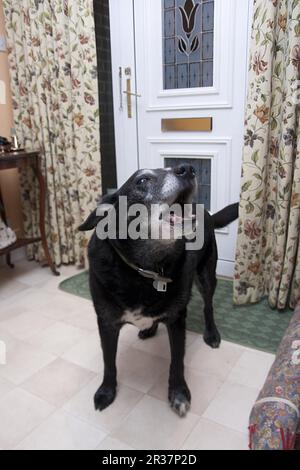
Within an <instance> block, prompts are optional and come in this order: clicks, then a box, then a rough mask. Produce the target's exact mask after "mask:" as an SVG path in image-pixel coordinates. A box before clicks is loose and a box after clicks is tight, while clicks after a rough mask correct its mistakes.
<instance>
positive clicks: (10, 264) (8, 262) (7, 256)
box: [6, 253, 15, 268]
mask: <svg viewBox="0 0 300 470" xmlns="http://www.w3.org/2000/svg"><path fill="white" fill-rule="evenodd" d="M6 264H7V265H8V266H9V267H10V268H14V267H15V265H14V264H13V263H12V262H11V256H10V253H8V254H7V255H6Z"/></svg>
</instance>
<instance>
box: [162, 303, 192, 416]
mask: <svg viewBox="0 0 300 470" xmlns="http://www.w3.org/2000/svg"><path fill="white" fill-rule="evenodd" d="M185 316H186V311H183V312H181V314H180V316H179V318H178V319H177V320H176V321H175V322H173V323H167V328H168V333H169V340H170V348H171V366H170V376H169V402H170V405H171V407H172V408H173V409H174V411H176V413H178V414H179V416H184V415H185V414H186V413H187V411H188V410H189V408H190V405H191V393H190V391H189V389H188V386H187V384H186V382H185V379H184V363H183V359H184V352H185Z"/></svg>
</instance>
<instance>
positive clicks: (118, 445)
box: [96, 436, 134, 450]
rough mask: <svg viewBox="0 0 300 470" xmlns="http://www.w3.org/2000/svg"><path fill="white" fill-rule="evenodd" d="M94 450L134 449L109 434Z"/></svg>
mask: <svg viewBox="0 0 300 470" xmlns="http://www.w3.org/2000/svg"><path fill="white" fill-rule="evenodd" d="M96 450H134V449H133V447H130V446H129V445H127V444H125V443H124V442H121V441H119V439H114V438H113V437H111V436H107V437H106V438H105V439H104V440H103V441H102V442H101V444H100V445H99V446H98V447H97V449H96Z"/></svg>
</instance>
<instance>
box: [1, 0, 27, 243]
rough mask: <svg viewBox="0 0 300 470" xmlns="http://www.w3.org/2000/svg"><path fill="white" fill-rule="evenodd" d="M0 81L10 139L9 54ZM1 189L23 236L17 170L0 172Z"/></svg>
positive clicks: (11, 219)
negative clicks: (3, 89)
mask: <svg viewBox="0 0 300 470" xmlns="http://www.w3.org/2000/svg"><path fill="white" fill-rule="evenodd" d="M4 34H5V28H4V17H3V3H2V0H0V35H1V36H2V35H4ZM0 81H3V82H4V84H5V89H6V100H5V101H6V102H5V104H0V135H2V136H4V137H10V129H11V127H12V122H13V117H12V101H11V93H10V83H9V70H8V61H7V53H6V52H0ZM0 189H1V193H2V197H3V200H4V205H5V209H6V213H7V217H8V220H9V223H10V225H11V227H12V228H13V229H14V230H15V231H16V233H17V234H18V235H21V234H22V231H23V224H22V212H21V202H20V189H19V175H18V172H17V170H8V171H1V172H0Z"/></svg>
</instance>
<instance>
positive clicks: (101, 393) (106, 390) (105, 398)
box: [94, 384, 116, 411]
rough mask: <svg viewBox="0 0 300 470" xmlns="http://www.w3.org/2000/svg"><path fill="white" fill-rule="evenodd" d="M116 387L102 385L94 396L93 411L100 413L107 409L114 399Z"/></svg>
mask: <svg viewBox="0 0 300 470" xmlns="http://www.w3.org/2000/svg"><path fill="white" fill-rule="evenodd" d="M115 396H116V387H111V386H107V385H104V384H102V385H101V387H99V388H98V390H97V392H96V393H95V396H94V404H95V410H99V411H102V410H104V409H105V408H107V407H108V406H109V405H110V404H111V403H112V402H113V401H114V399H115Z"/></svg>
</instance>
